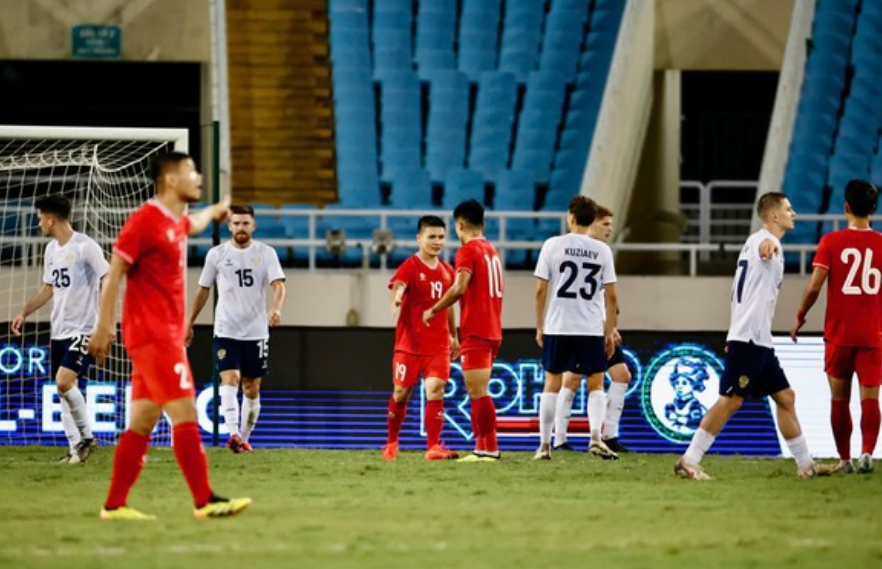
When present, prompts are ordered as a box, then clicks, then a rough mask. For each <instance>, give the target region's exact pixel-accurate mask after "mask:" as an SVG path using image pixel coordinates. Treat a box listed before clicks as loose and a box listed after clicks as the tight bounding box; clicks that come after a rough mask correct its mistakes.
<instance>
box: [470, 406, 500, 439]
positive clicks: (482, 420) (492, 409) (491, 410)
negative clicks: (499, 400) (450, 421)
mask: <svg viewBox="0 0 882 569" xmlns="http://www.w3.org/2000/svg"><path fill="white" fill-rule="evenodd" d="M472 409H475V414H476V415H477V418H478V423H479V425H480V426H479V427H478V428H479V429H480V431H481V436H482V437H483V438H484V450H485V451H487V452H492V453H495V452H498V451H499V445H498V443H497V441H496V406H495V405H494V404H493V399H491V398H490V396H489V395H485V396H484V397H479V398H477V399H475V400H474V401H472Z"/></svg>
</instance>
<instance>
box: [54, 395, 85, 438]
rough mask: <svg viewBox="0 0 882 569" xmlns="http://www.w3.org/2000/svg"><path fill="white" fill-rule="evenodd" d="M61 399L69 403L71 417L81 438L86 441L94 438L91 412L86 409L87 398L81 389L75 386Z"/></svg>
mask: <svg viewBox="0 0 882 569" xmlns="http://www.w3.org/2000/svg"><path fill="white" fill-rule="evenodd" d="M61 398H62V399H64V400H65V401H67V404H68V405H69V406H70V416H71V417H73V422H74V424H75V425H76V427H77V430H78V431H79V432H80V436H81V437H82V438H84V439H91V438H92V425H90V424H89V412H88V409H87V408H86V398H85V397H83V392H82V391H80V388H79V387H77V386H76V385H74V386H73V387H71V388H70V389H68V390H67V393H63V394H62V395H61Z"/></svg>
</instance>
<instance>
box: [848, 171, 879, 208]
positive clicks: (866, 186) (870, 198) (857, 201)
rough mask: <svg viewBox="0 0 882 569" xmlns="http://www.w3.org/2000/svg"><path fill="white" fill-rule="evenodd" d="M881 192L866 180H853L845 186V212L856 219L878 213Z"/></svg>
mask: <svg viewBox="0 0 882 569" xmlns="http://www.w3.org/2000/svg"><path fill="white" fill-rule="evenodd" d="M878 201H879V190H877V189H876V186H874V185H873V184H871V183H870V182H868V181H866V180H851V181H850V182H848V183H847V184H846V185H845V208H846V209H845V212H846V213H850V214H851V215H853V216H855V217H870V216H871V215H873V214H874V213H876V204H877V202H878Z"/></svg>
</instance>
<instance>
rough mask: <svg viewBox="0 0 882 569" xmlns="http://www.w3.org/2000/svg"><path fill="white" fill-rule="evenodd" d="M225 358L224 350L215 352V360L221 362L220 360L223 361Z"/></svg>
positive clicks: (225, 352)
mask: <svg viewBox="0 0 882 569" xmlns="http://www.w3.org/2000/svg"><path fill="white" fill-rule="evenodd" d="M225 357H227V351H226V350H224V349H223V348H221V349H220V350H218V351H217V359H219V360H222V359H224V358H225Z"/></svg>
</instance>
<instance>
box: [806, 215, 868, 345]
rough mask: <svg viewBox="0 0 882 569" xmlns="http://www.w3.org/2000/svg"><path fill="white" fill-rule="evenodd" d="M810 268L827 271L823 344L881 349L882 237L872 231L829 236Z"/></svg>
mask: <svg viewBox="0 0 882 569" xmlns="http://www.w3.org/2000/svg"><path fill="white" fill-rule="evenodd" d="M812 264H813V265H814V266H815V267H820V268H822V269H827V271H829V273H828V275H827V314H826V317H825V319H824V340H826V341H827V342H830V343H832V344H836V345H838V346H856V347H878V346H882V234H880V233H878V232H876V231H873V230H872V229H843V230H840V231H834V232H833V233H828V234H827V235H824V237H822V238H821V243H820V244H819V245H818V250H817V252H816V253H815V260H814V262H813V263H812Z"/></svg>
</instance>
